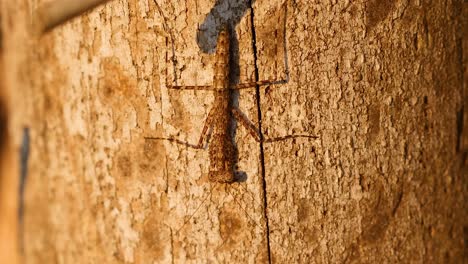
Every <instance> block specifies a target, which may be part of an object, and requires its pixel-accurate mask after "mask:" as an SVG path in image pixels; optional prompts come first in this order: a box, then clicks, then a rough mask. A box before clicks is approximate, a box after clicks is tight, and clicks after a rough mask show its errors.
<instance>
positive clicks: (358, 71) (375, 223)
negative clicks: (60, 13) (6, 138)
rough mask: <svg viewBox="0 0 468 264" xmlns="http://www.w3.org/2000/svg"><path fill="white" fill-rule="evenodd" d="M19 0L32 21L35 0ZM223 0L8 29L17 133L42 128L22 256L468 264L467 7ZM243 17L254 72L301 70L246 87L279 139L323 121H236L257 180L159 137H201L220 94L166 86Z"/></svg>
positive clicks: (116, 4)
mask: <svg viewBox="0 0 468 264" xmlns="http://www.w3.org/2000/svg"><path fill="white" fill-rule="evenodd" d="M5 2H7V3H8V5H4V6H3V7H2V8H3V10H2V15H3V14H4V13H5V10H13V9H12V8H13V7H16V8H19V9H18V10H20V11H18V12H17V13H14V12H13V13H14V14H8V16H9V18H16V19H19V21H23V22H24V21H30V20H29V19H30V17H29V14H30V13H29V9H30V8H33V7H35V5H33V4H32V3H33V1H31V2H28V1H5ZM43 2H45V1H40V3H43ZM215 2H216V1H214V0H203V1H200V0H198V1H195V0H187V1H179V0H178V1H169V0H156V1H137V0H128V1H111V2H109V3H108V4H106V5H105V6H103V7H99V8H97V9H96V10H94V11H93V12H89V13H87V14H85V15H83V16H82V17H81V18H79V19H75V20H73V21H71V22H70V23H68V24H67V25H65V26H63V27H61V28H58V29H55V30H54V31H52V32H51V33H49V34H48V35H46V36H44V37H42V38H39V39H30V38H28V35H27V34H26V33H24V32H27V29H25V28H26V24H27V23H25V25H23V24H21V23H20V24H15V27H14V28H13V29H10V32H13V33H14V32H20V33H18V34H17V35H14V36H16V37H15V38H12V39H8V40H5V42H7V43H10V44H9V46H8V47H9V51H10V53H9V58H10V59H11V60H10V64H7V65H9V67H10V68H11V67H13V68H11V69H14V70H13V73H12V72H10V73H9V74H11V76H12V77H11V78H10V85H11V87H13V88H12V89H11V90H12V91H14V92H12V95H11V98H10V99H11V102H12V105H13V111H12V112H11V120H12V121H11V122H12V130H13V131H15V133H13V135H14V137H15V138H14V139H13V140H12V142H16V143H15V144H16V146H19V142H20V140H19V138H20V137H19V136H18V135H21V133H20V132H19V131H22V129H23V127H24V126H27V127H29V128H30V131H31V143H32V145H31V157H30V164H29V172H30V173H29V175H28V179H29V181H28V182H27V191H26V194H25V195H26V197H25V199H26V211H25V212H26V218H25V226H24V228H25V234H24V235H25V237H24V260H25V262H27V263H76V262H77V263H99V262H102V263H166V262H174V263H185V262H194V263H195V262H249V263H257V262H258V263H267V262H274V263H310V262H312V263H329V262H330V263H376V262H384V263H398V262H403V263H405V262H416V263H462V262H463V261H464V260H465V261H466V256H465V253H464V251H465V244H464V243H465V242H464V236H465V234H464V232H465V230H464V225H466V220H465V219H467V215H466V211H467V210H466V206H465V198H466V194H467V186H466V182H465V178H466V174H467V161H466V156H467V150H468V143H467V142H468V132H467V131H468V129H467V124H468V121H467V119H468V118H467V116H468V114H467V110H466V109H467V107H466V102H467V94H468V92H467V90H466V89H467V88H466V83H465V77H466V74H467V73H466V68H465V67H466V61H465V58H466V39H464V38H463V37H464V36H466V35H467V34H466V32H464V31H466V30H465V28H466V25H464V23H465V21H464V20H463V17H466V8H467V7H466V4H465V3H463V1H461V0H456V1H418V0H414V1H409V0H401V1H393V2H392V1H390V2H389V1H383V0H382V1H381V0H370V1H328V2H326V1H325V2H324V1H322V2H317V1H293V0H289V1H285V0H275V1H254V3H253V6H254V10H253V12H251V10H250V9H248V8H245V7H246V6H245V5H242V1H235V0H233V1H230V0H226V1H219V4H220V6H218V8H219V9H216V12H214V13H213V12H212V13H210V12H211V11H212V8H213V7H214V6H215ZM247 2H248V1H247ZM34 3H36V1H34ZM27 4H29V6H28V5H27ZM223 4H229V5H227V8H224V7H223ZM7 6H8V7H7ZM208 14H211V15H212V17H211V18H210V19H212V20H210V19H208V20H206V18H207V15H208ZM213 14H215V15H213ZM228 18H229V20H231V21H233V23H235V24H236V34H235V36H233V37H234V38H235V39H234V40H233V41H231V42H232V44H234V52H233V55H234V56H233V58H234V59H235V61H233V62H232V63H231V65H230V66H231V71H232V72H234V74H233V75H235V77H236V78H237V79H238V81H239V82H240V83H249V82H255V81H266V80H268V81H279V80H285V79H287V82H282V83H280V84H275V85H266V86H261V87H252V88H250V89H243V90H240V91H239V94H238V102H239V108H240V109H241V110H243V112H244V113H245V114H246V116H247V117H248V118H249V119H250V120H252V122H253V124H255V125H256V126H257V127H261V131H262V135H263V136H264V137H265V138H277V137H283V136H286V135H291V134H307V135H313V136H317V137H318V138H317V139H313V140H312V139H306V138H297V139H290V140H281V141H275V142H271V143H263V144H259V143H258V142H256V141H255V139H254V138H253V137H251V135H250V134H249V132H248V131H247V130H246V129H245V128H244V127H243V126H242V125H241V124H237V129H236V144H237V148H238V153H239V157H238V160H239V164H238V166H239V170H240V171H242V172H244V176H245V179H244V181H242V182H236V183H233V184H219V183H213V182H210V181H208V173H209V168H210V162H209V160H210V157H209V152H208V150H207V149H206V150H194V149H191V148H188V147H186V146H182V145H179V144H174V143H173V142H170V141H164V140H147V139H145V137H171V136H174V137H176V138H178V139H180V140H183V141H188V142H192V143H196V142H197V140H198V138H199V136H200V134H201V131H202V128H203V126H204V123H205V119H206V117H207V116H208V113H209V111H210V109H211V106H212V103H213V98H214V97H213V91H209V90H205V91H188V90H173V89H168V86H170V85H174V84H176V83H177V84H178V85H210V84H211V82H212V80H213V67H214V60H215V59H216V58H215V56H214V55H213V54H207V53H204V52H203V50H205V51H213V48H214V43H216V34H214V35H213V34H212V33H213V32H216V30H215V29H216V27H217V26H219V25H221V24H222V22H223V21H224V20H226V19H228ZM2 21H3V22H2V23H3V27H4V28H7V27H8V26H7V25H8V23H7V21H8V20H6V19H2ZM13 21H16V20H13ZM207 21H208V22H207ZM198 29H201V30H200V31H197V30H198ZM203 30H206V31H203ZM210 30H214V31H210ZM210 34H211V35H210ZM21 40H23V41H21ZM26 40H27V41H26ZM197 41H198V42H197ZM13 43H15V44H16V45H17V46H16V47H15V46H14V44H13ZM253 44H254V45H253ZM200 46H201V47H200ZM4 65H5V63H4ZM5 72H8V71H7V70H5ZM287 77H289V78H287ZM210 147H212V146H211V145H208V148H210ZM15 190H16V189H15Z"/></svg>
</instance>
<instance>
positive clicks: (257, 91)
mask: <svg viewBox="0 0 468 264" xmlns="http://www.w3.org/2000/svg"><path fill="white" fill-rule="evenodd" d="M249 6H250V23H251V26H252V47H253V55H254V67H255V82H258V81H259V80H260V76H259V70H258V65H257V62H258V60H257V36H256V32H255V14H254V9H253V2H252V0H249ZM255 97H256V100H257V114H258V130H259V134H260V167H261V175H262V189H263V210H264V211H263V214H264V217H265V229H266V242H267V254H268V263H271V246H270V223H269V219H268V199H267V184H266V172H265V153H264V148H263V133H262V105H261V100H260V99H261V98H260V86H259V85H256V86H255Z"/></svg>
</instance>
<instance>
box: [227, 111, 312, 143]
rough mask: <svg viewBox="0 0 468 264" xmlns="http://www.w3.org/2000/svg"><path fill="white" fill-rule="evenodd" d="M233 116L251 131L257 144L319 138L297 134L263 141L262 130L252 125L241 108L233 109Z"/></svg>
mask: <svg viewBox="0 0 468 264" xmlns="http://www.w3.org/2000/svg"><path fill="white" fill-rule="evenodd" d="M232 114H233V115H234V118H236V120H237V121H238V122H239V123H241V124H242V125H243V126H244V127H245V128H246V129H247V130H248V131H249V133H250V135H252V137H253V138H254V139H255V140H256V141H257V142H260V141H263V142H264V143H271V142H277V141H283V140H287V139H294V138H312V139H316V138H318V137H317V136H312V135H301V134H297V135H286V136H283V137H276V138H265V137H263V140H261V137H260V130H259V129H258V128H257V127H256V126H255V125H254V124H253V123H252V121H250V120H249V118H248V117H247V116H246V115H245V114H244V113H242V111H241V110H240V109H239V108H237V107H234V108H232Z"/></svg>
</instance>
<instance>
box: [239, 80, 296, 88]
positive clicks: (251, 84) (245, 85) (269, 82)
mask: <svg viewBox="0 0 468 264" xmlns="http://www.w3.org/2000/svg"><path fill="white" fill-rule="evenodd" d="M285 83H288V79H284V80H265V81H258V82H248V83H239V84H237V85H235V86H233V87H232V88H231V89H233V90H242V89H248V88H253V87H256V86H264V85H275V84H285Z"/></svg>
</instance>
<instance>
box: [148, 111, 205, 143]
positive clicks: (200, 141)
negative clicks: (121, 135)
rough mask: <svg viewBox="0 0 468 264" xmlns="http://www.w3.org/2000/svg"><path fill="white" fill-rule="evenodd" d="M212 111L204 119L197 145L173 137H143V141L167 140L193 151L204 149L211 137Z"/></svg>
mask: <svg viewBox="0 0 468 264" xmlns="http://www.w3.org/2000/svg"><path fill="white" fill-rule="evenodd" d="M212 111H213V110H211V111H210V113H209V114H208V117H207V118H206V121H205V124H204V125H203V129H202V133H201V135H200V139H199V140H198V142H197V144H193V143H190V142H186V141H182V140H179V139H177V138H175V137H173V136H170V137H145V140H167V141H170V142H174V143H176V144H179V145H184V146H186V147H189V148H193V149H204V148H205V147H206V146H207V145H208V143H209V141H210V136H211V130H212V128H213V124H212V123H213V118H212V115H213V113H212Z"/></svg>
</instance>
